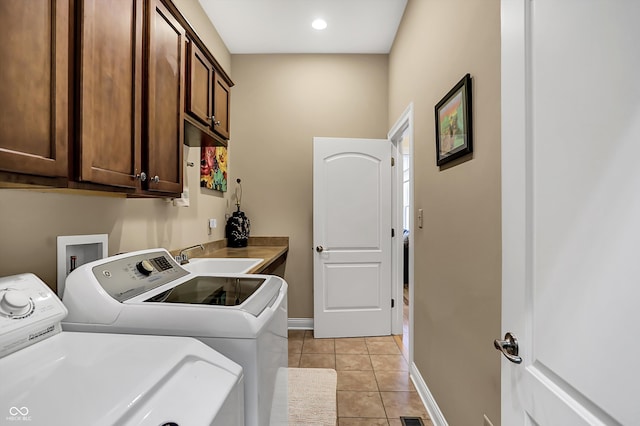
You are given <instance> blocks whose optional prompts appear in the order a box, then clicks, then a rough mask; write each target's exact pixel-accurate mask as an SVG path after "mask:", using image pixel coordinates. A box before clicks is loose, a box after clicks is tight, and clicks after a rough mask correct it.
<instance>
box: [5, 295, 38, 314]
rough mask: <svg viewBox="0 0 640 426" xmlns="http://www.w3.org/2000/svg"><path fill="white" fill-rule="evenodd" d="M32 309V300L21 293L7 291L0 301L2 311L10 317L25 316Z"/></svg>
mask: <svg viewBox="0 0 640 426" xmlns="http://www.w3.org/2000/svg"><path fill="white" fill-rule="evenodd" d="M30 309H31V300H30V299H29V297H28V296H27V295H25V294H24V293H22V292H20V291H6V292H5V293H4V294H3V295H2V300H0V311H1V312H2V313H3V314H6V315H10V316H20V315H24V314H26V313H27V312H29V310H30Z"/></svg>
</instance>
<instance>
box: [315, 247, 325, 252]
mask: <svg viewBox="0 0 640 426" xmlns="http://www.w3.org/2000/svg"><path fill="white" fill-rule="evenodd" d="M316 251H317V252H318V253H322V252H323V251H324V247H322V246H318V247H316Z"/></svg>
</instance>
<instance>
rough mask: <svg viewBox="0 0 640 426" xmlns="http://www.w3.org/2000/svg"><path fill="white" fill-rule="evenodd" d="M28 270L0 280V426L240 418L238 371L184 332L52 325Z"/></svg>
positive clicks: (223, 423)
mask: <svg viewBox="0 0 640 426" xmlns="http://www.w3.org/2000/svg"><path fill="white" fill-rule="evenodd" d="M66 314H67V310H66V308H65V307H64V305H63V304H62V303H61V302H60V300H59V299H58V298H57V297H56V295H55V294H54V293H53V292H52V291H51V290H50V289H49V287H47V286H46V285H45V284H44V283H43V282H42V281H41V280H40V279H39V278H38V277H36V276H35V275H33V274H20V275H14V276H10V277H4V278H0V376H1V377H2V385H1V386H0V424H11V425H16V424H28V425H82V426H85V425H153V426H159V425H172V426H175V425H182V426H186V425H216V426H227V425H235V426H241V425H243V424H244V410H243V398H244V392H243V375H242V368H241V367H240V366H239V365H238V364H236V363H234V362H232V361H231V360H229V359H227V358H226V357H224V356H222V355H220V354H219V353H217V352H216V351H214V350H212V349H211V348H209V347H207V346H206V345H203V344H202V343H201V342H199V341H197V340H195V339H190V338H185V337H161V336H135V335H114V334H96V333H77V332H67V331H61V326H60V320H61V319H62V318H63V317H64V316H65V315H66Z"/></svg>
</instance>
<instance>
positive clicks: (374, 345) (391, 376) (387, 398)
mask: <svg viewBox="0 0 640 426" xmlns="http://www.w3.org/2000/svg"><path fill="white" fill-rule="evenodd" d="M405 334H406V333H405ZM289 367H301V368H334V369H335V370H336V371H337V373H338V388H337V402H338V426H365V425H366V426H381V425H385V426H401V425H402V423H401V421H400V416H408V417H421V418H422V421H423V422H424V424H425V425H431V426H432V425H433V424H432V423H431V421H430V420H429V416H428V415H427V410H426V409H425V408H424V406H423V404H422V401H421V400H420V397H419V396H418V393H417V392H416V389H415V387H414V386H413V383H412V382H411V380H410V379H409V366H408V364H407V357H406V350H404V345H403V339H402V337H401V336H383V337H358V338H347V339H315V338H314V337H313V332H312V331H310V330H306V331H305V330H290V331H289Z"/></svg>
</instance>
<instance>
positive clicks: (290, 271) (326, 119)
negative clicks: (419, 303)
mask: <svg viewBox="0 0 640 426" xmlns="http://www.w3.org/2000/svg"><path fill="white" fill-rule="evenodd" d="M231 62H232V66H233V80H234V82H235V83H236V86H235V87H234V88H233V97H232V103H231V111H232V113H231V117H232V122H231V125H232V131H231V132H232V134H231V139H232V140H231V144H230V145H231V146H232V151H231V154H230V162H231V164H232V165H233V173H232V176H231V179H232V180H235V178H236V177H240V178H242V184H243V190H244V196H243V197H244V198H243V202H242V210H243V211H245V213H246V214H247V215H248V217H249V218H250V219H251V229H252V231H251V232H252V234H255V235H288V236H289V238H290V239H289V244H290V252H289V257H288V260H287V270H286V275H285V278H286V279H287V282H288V284H289V317H291V318H312V317H313V294H312V290H313V270H312V266H313V251H312V246H313V241H312V219H313V218H312V208H313V206H312V146H313V145H312V139H313V137H314V136H329V137H363V138H384V137H386V134H387V131H388V128H387V127H388V126H387V104H388V97H387V83H388V73H387V66H388V56H387V55H232V57H231ZM234 183H235V182H234Z"/></svg>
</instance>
